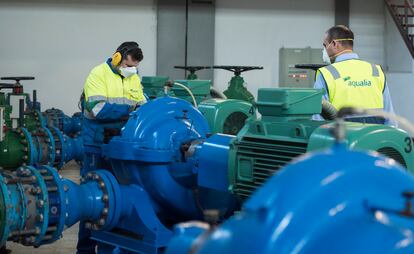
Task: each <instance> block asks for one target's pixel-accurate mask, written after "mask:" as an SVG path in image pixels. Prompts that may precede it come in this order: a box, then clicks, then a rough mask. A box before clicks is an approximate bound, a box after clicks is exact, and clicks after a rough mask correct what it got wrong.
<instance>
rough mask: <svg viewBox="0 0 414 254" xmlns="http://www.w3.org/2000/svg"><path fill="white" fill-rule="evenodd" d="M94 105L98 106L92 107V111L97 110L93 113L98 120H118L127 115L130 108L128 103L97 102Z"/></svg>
mask: <svg viewBox="0 0 414 254" xmlns="http://www.w3.org/2000/svg"><path fill="white" fill-rule="evenodd" d="M95 107H98V109H95V108H94V109H93V111H95V110H98V111H99V112H98V113H97V114H96V115H95V117H96V119H98V120H120V119H121V118H123V117H126V116H128V114H129V113H130V108H131V107H130V106H129V105H123V104H115V103H108V102H104V103H102V104H97V105H95Z"/></svg>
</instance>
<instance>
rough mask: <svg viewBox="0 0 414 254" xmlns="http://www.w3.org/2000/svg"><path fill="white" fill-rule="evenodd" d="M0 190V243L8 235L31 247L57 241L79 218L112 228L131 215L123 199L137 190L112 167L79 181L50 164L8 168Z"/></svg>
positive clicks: (93, 225) (99, 227) (92, 225)
mask: <svg viewBox="0 0 414 254" xmlns="http://www.w3.org/2000/svg"><path fill="white" fill-rule="evenodd" d="M0 190H1V193H0V200H1V201H2V203H3V205H4V206H3V210H2V211H0V215H1V214H3V215H4V217H2V218H1V221H0V246H1V245H4V244H5V242H6V241H7V239H12V240H13V241H16V242H20V243H22V244H24V245H31V246H40V245H43V244H47V243H51V242H54V241H56V240H58V239H59V238H60V237H61V235H62V232H63V230H64V229H65V227H70V226H72V225H73V224H75V223H76V222H78V221H85V222H86V223H85V225H87V226H88V227H90V228H91V229H94V230H110V229H111V228H113V227H114V226H115V225H116V224H117V223H118V221H119V220H120V218H122V217H123V216H125V215H127V214H130V213H131V207H130V206H128V205H127V204H126V203H124V202H123V201H122V200H123V198H122V197H123V196H124V195H129V196H131V194H133V192H131V190H130V188H128V187H125V188H122V189H121V188H120V186H119V185H118V183H117V181H116V180H115V178H114V177H113V176H112V175H111V174H110V173H108V172H107V171H96V172H90V173H88V175H87V176H86V178H85V179H83V183H82V184H80V185H78V184H76V183H74V182H72V181H70V180H68V179H61V178H60V176H59V175H58V173H57V171H56V170H55V169H53V168H51V167H48V166H42V167H40V168H34V167H31V166H24V167H21V168H19V169H18V170H16V171H15V172H11V173H6V172H2V173H1V175H0ZM122 191H124V192H125V193H124V194H122Z"/></svg>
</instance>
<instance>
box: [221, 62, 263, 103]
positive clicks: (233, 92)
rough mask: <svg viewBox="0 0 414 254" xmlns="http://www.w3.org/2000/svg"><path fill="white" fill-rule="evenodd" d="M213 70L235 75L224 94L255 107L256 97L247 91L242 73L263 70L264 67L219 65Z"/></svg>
mask: <svg viewBox="0 0 414 254" xmlns="http://www.w3.org/2000/svg"><path fill="white" fill-rule="evenodd" d="M213 68H214V69H222V70H226V71H231V72H233V73H234V76H233V77H232V78H231V80H230V82H229V87H228V88H227V90H225V91H224V92H223V93H224V95H226V97H227V98H228V99H237V100H243V101H247V102H249V103H251V104H253V105H254V104H255V100H254V96H253V94H251V93H250V92H249V90H247V88H246V85H245V82H244V79H243V77H242V76H241V73H242V72H246V71H251V70H262V69H263V67H259V66H227V65H217V66H213Z"/></svg>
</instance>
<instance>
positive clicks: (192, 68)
mask: <svg viewBox="0 0 414 254" xmlns="http://www.w3.org/2000/svg"><path fill="white" fill-rule="evenodd" d="M174 68H176V69H182V70H186V71H189V72H190V74H188V76H187V79H188V80H195V79H198V77H197V75H196V74H195V73H196V71H199V70H206V69H211V66H174Z"/></svg>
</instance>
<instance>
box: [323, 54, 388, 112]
mask: <svg viewBox="0 0 414 254" xmlns="http://www.w3.org/2000/svg"><path fill="white" fill-rule="evenodd" d="M318 71H319V72H320V73H321V74H322V75H323V78H324V79H325V81H326V85H327V89H328V91H327V93H328V96H329V101H330V102H331V103H332V105H333V106H334V107H335V108H336V109H338V110H339V109H341V108H342V107H358V108H363V109H382V108H384V102H383V91H384V88H385V74H384V72H383V71H382V69H381V67H380V66H379V65H375V64H371V63H369V62H366V61H362V60H358V59H351V60H345V61H341V62H337V63H334V64H331V65H328V66H325V67H323V68H320V69H319V70H318Z"/></svg>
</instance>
